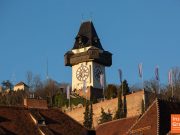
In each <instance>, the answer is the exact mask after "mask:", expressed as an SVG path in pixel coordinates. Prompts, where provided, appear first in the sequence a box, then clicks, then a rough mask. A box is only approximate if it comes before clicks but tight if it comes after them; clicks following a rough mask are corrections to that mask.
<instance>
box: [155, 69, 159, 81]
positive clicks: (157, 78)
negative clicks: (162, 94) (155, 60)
mask: <svg viewBox="0 0 180 135" xmlns="http://www.w3.org/2000/svg"><path fill="white" fill-rule="evenodd" d="M155 77H156V80H157V81H159V67H158V66H156V68H155Z"/></svg>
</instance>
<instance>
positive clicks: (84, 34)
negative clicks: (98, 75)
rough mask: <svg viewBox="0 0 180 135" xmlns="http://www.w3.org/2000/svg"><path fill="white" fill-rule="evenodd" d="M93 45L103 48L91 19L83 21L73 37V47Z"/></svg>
mask: <svg viewBox="0 0 180 135" xmlns="http://www.w3.org/2000/svg"><path fill="white" fill-rule="evenodd" d="M89 46H93V47H96V48H98V49H101V50H103V48H102V45H101V42H100V40H99V37H98V35H97V33H96V30H95V28H94V25H93V23H92V22H91V21H87V22H83V23H82V24H81V26H80V29H79V32H78V34H77V36H76V38H75V43H74V47H73V49H80V48H84V47H89Z"/></svg>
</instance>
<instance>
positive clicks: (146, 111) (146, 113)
mask: <svg viewBox="0 0 180 135" xmlns="http://www.w3.org/2000/svg"><path fill="white" fill-rule="evenodd" d="M156 102H157V98H156V99H155V100H154V101H153V103H152V104H151V105H150V106H149V107H148V109H147V110H145V112H144V113H143V114H142V115H141V117H140V118H139V119H137V121H136V122H135V123H134V124H133V125H132V126H131V127H130V129H129V130H128V131H127V132H126V133H129V132H130V131H131V129H132V128H133V127H134V126H135V125H136V124H137V123H138V122H139V121H140V120H141V119H142V118H143V117H144V115H145V114H147V112H148V111H149V110H150V109H151V107H152V106H153V105H154V104H155V103H156Z"/></svg>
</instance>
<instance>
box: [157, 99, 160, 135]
mask: <svg viewBox="0 0 180 135" xmlns="http://www.w3.org/2000/svg"><path fill="white" fill-rule="evenodd" d="M156 101H157V102H156V106H157V135H159V121H160V117H159V114H160V109H159V99H158V98H156Z"/></svg>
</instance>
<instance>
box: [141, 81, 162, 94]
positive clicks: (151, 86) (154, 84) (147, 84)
mask: <svg viewBox="0 0 180 135" xmlns="http://www.w3.org/2000/svg"><path fill="white" fill-rule="evenodd" d="M159 87H160V86H159V83H158V81H157V80H155V79H152V80H148V81H144V88H145V90H146V91H150V92H153V93H155V94H156V95H157V94H158V91H159V89H161V88H159Z"/></svg>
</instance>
